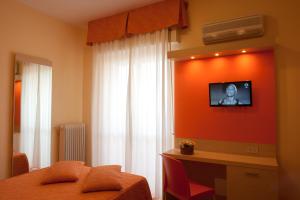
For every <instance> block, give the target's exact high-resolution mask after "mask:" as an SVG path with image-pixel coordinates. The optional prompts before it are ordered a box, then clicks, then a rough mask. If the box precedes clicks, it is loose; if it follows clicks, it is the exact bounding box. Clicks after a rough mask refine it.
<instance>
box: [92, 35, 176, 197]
mask: <svg viewBox="0 0 300 200" xmlns="http://www.w3.org/2000/svg"><path fill="white" fill-rule="evenodd" d="M93 48H94V49H93V92H92V94H93V97H92V100H93V102H92V137H93V139H92V142H93V145H92V162H93V165H94V166H96V165H100V164H121V165H122V166H123V170H125V171H127V172H132V173H135V174H139V175H143V176H145V177H146V178H147V180H148V182H149V185H150V188H151V192H152V195H153V196H155V197H156V198H158V197H160V196H161V191H162V163H161V157H160V155H159V154H160V153H162V152H163V151H165V150H166V149H169V148H171V147H172V144H173V141H172V139H173V138H172V129H173V99H172V77H173V76H172V66H171V64H170V62H169V61H168V59H167V50H168V31H167V30H162V31H157V32H155V33H147V34H144V35H138V36H134V37H132V38H129V39H124V40H118V41H113V42H108V43H103V44H99V45H95V46H94V47H93Z"/></svg>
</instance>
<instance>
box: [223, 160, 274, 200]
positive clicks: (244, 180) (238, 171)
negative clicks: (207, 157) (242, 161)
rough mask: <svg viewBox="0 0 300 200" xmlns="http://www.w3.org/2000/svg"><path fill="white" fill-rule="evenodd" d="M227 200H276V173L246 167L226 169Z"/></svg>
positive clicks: (229, 167)
mask: <svg viewBox="0 0 300 200" xmlns="http://www.w3.org/2000/svg"><path fill="white" fill-rule="evenodd" d="M227 199H228V200H254V199H255V200H277V199H278V172H277V171H274V170H262V169H254V168H247V167H237V166H228V167H227Z"/></svg>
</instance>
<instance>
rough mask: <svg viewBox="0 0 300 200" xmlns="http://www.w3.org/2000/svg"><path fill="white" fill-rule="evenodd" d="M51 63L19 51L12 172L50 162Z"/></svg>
mask: <svg viewBox="0 0 300 200" xmlns="http://www.w3.org/2000/svg"><path fill="white" fill-rule="evenodd" d="M51 66H52V64H51V62H50V61H48V60H46V59H42V58H37V57H32V56H26V55H22V54H17V55H16V58H15V72H14V108H13V155H12V175H13V176H15V175H19V174H23V173H26V172H29V171H32V170H35V169H40V168H43V167H47V166H49V165H50V162H51V104H52V67H51Z"/></svg>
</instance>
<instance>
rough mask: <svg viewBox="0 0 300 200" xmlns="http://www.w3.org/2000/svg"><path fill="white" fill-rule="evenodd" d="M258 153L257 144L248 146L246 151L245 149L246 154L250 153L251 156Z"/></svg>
mask: <svg viewBox="0 0 300 200" xmlns="http://www.w3.org/2000/svg"><path fill="white" fill-rule="evenodd" d="M258 151H259V149H258V144H250V145H248V146H247V149H246V152H247V153H252V154H257V153H258Z"/></svg>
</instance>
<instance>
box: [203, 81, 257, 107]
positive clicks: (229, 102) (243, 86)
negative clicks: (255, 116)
mask: <svg viewBox="0 0 300 200" xmlns="http://www.w3.org/2000/svg"><path fill="white" fill-rule="evenodd" d="M251 92H252V91H251V81H239V82H227V83H210V84H209V98H210V106H251V105H252V96H251V95H252V94H251Z"/></svg>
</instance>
